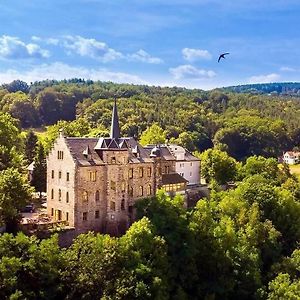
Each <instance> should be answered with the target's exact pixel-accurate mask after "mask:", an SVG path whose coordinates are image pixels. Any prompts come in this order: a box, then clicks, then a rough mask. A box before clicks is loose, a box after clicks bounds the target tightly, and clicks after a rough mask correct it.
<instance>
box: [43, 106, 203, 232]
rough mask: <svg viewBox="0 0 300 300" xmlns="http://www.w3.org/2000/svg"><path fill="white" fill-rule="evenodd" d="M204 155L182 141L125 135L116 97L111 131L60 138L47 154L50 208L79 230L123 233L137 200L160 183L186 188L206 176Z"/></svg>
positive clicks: (171, 188) (177, 190)
mask: <svg viewBox="0 0 300 300" xmlns="http://www.w3.org/2000/svg"><path fill="white" fill-rule="evenodd" d="M199 173H200V161H199V159H198V158H196V157H194V156H193V155H192V154H190V153H189V152H188V151H187V150H185V149H184V148H182V147H180V146H177V145H148V146H146V147H143V146H141V145H140V144H139V143H138V142H137V141H136V140H135V139H134V138H131V137H121V136H120V127H119V120H118V113H117V105H116V101H115V102H114V106H113V112H112V123H111V132H110V137H109V138H107V137H100V138H75V137H65V136H64V134H63V132H61V133H60V135H59V137H58V138H57V139H56V141H55V143H54V146H53V148H52V150H51V151H50V153H49V155H48V157H47V213H48V215H49V216H51V217H52V218H53V220H57V221H60V220H64V221H67V222H68V224H69V226H71V227H74V228H75V230H76V232H77V233H78V234H79V233H83V232H87V231H90V230H94V231H97V232H107V233H111V234H115V235H117V234H120V233H123V232H125V230H126V229H127V228H128V227H129V225H130V224H131V223H132V222H133V221H134V204H135V202H136V201H138V200H139V199H141V198H145V197H151V196H154V195H155V194H156V191H157V190H158V189H164V190H165V191H166V192H169V193H183V194H184V193H185V191H186V189H187V186H188V185H190V184H196V183H199V181H200V178H199V176H200V174H199Z"/></svg>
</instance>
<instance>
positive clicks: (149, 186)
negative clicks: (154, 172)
mask: <svg viewBox="0 0 300 300" xmlns="http://www.w3.org/2000/svg"><path fill="white" fill-rule="evenodd" d="M151 194H152V187H151V184H149V185H148V188H147V195H148V196H149V195H151Z"/></svg>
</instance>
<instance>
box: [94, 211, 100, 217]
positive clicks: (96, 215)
mask: <svg viewBox="0 0 300 300" xmlns="http://www.w3.org/2000/svg"><path fill="white" fill-rule="evenodd" d="M99 216H100V214H99V210H96V211H95V219H99Z"/></svg>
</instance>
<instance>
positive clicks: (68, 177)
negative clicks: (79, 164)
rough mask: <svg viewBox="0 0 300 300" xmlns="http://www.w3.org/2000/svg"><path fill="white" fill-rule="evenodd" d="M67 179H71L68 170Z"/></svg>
mask: <svg viewBox="0 0 300 300" xmlns="http://www.w3.org/2000/svg"><path fill="white" fill-rule="evenodd" d="M67 181H70V173H69V172H67Z"/></svg>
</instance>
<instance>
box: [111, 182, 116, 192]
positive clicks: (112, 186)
mask: <svg viewBox="0 0 300 300" xmlns="http://www.w3.org/2000/svg"><path fill="white" fill-rule="evenodd" d="M110 188H111V189H112V190H114V191H115V190H116V182H115V181H112V180H111V181H110Z"/></svg>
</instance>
